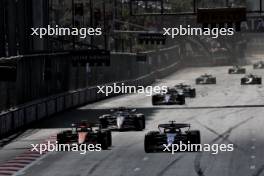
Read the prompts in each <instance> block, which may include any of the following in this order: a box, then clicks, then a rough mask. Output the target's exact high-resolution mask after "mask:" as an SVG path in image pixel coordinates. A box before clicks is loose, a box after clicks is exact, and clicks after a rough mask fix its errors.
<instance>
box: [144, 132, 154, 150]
mask: <svg viewBox="0 0 264 176" xmlns="http://www.w3.org/2000/svg"><path fill="white" fill-rule="evenodd" d="M155 133H156V132H154V131H153V132H149V133H147V134H146V135H145V140H144V149H145V152H146V153H153V152H154V150H153V148H152V146H153V145H154V142H153V137H154V135H155Z"/></svg>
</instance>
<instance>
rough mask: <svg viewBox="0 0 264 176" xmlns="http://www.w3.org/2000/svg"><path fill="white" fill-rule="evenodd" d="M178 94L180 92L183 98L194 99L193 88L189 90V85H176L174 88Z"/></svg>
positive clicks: (194, 91) (194, 92)
mask: <svg viewBox="0 0 264 176" xmlns="http://www.w3.org/2000/svg"><path fill="white" fill-rule="evenodd" d="M174 87H175V88H176V89H177V90H178V91H179V92H182V93H183V95H184V96H185V97H190V98H194V97H196V90H195V88H191V86H190V85H186V84H182V83H181V84H177V85H175V86H174Z"/></svg>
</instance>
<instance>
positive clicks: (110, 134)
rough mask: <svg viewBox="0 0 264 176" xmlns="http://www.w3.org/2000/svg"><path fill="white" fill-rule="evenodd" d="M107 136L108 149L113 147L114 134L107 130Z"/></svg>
mask: <svg viewBox="0 0 264 176" xmlns="http://www.w3.org/2000/svg"><path fill="white" fill-rule="evenodd" d="M106 135H107V141H108V147H111V146H112V133H111V131H110V130H107V131H106Z"/></svg>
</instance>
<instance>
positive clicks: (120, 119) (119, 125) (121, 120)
mask: <svg viewBox="0 0 264 176" xmlns="http://www.w3.org/2000/svg"><path fill="white" fill-rule="evenodd" d="M124 120H125V117H124V116H118V117H117V118H116V125H117V128H118V129H121V128H122V126H123V123H124Z"/></svg>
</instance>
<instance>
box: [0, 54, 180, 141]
mask: <svg viewBox="0 0 264 176" xmlns="http://www.w3.org/2000/svg"><path fill="white" fill-rule="evenodd" d="M163 56H164V55H161V57H163ZM133 57H135V56H134V55H133ZM164 57H165V56H164ZM151 58H152V59H153V61H152V62H154V59H155V56H153V57H151ZM120 59H122V57H120ZM178 64H179V63H175V62H174V63H170V64H167V66H164V67H162V68H160V69H157V65H156V66H154V67H153V68H152V69H154V70H152V71H151V72H147V71H146V70H144V69H141V71H139V73H138V75H139V76H138V77H137V78H131V79H128V80H123V81H119V82H118V81H117V82H116V83H117V85H119V86H121V85H122V83H124V84H125V85H131V86H147V85H150V84H152V83H154V82H155V80H156V78H157V77H163V76H166V75H168V74H170V73H172V72H174V71H175V70H176V69H177V68H178ZM148 69H149V68H148ZM139 70H140V69H139ZM119 71H120V70H119ZM126 74H127V75H128V76H129V75H130V73H126ZM130 76H131V75H130ZM105 86H113V83H108V84H105ZM97 91H98V88H97V87H96V86H95V87H89V88H84V89H80V90H76V91H74V92H65V93H63V94H60V95H56V96H52V97H48V98H45V99H43V100H39V101H36V102H32V103H30V105H23V106H20V107H18V109H17V110H15V111H10V112H7V113H6V114H5V115H0V137H1V136H4V135H6V134H9V133H10V132H12V131H15V130H17V129H19V128H21V127H23V126H24V125H26V124H29V123H32V122H34V121H36V120H40V119H43V118H45V117H49V116H52V115H54V114H56V113H59V112H62V111H65V110H68V109H70V108H74V107H77V106H80V105H83V104H85V103H92V102H95V101H99V100H103V99H106V98H109V97H113V96H117V94H114V93H111V94H109V96H107V97H106V95H105V94H102V93H99V94H98V93H97Z"/></svg>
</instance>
